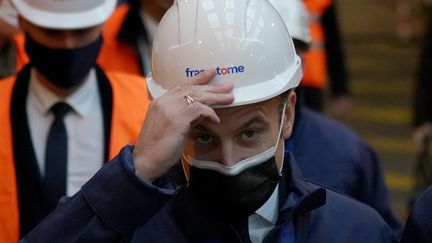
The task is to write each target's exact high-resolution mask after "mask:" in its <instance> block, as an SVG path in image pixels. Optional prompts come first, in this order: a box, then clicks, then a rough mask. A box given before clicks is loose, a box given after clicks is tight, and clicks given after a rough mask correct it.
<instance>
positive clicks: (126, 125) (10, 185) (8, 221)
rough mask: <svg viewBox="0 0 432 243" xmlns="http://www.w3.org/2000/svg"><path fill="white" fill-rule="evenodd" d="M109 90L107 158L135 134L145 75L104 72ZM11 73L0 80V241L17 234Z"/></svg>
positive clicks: (143, 108) (144, 101)
mask: <svg viewBox="0 0 432 243" xmlns="http://www.w3.org/2000/svg"><path fill="white" fill-rule="evenodd" d="M107 77H108V79H109V81H110V84H111V87H112V92H113V97H112V98H113V101H112V102H113V108H112V109H113V110H112V121H111V129H110V131H111V139H110V144H109V159H112V158H113V157H114V156H116V155H117V154H118V152H119V151H120V149H121V148H122V147H123V146H125V145H126V144H132V143H134V142H135V141H136V139H137V138H138V135H139V132H140V130H141V126H142V123H143V121H144V118H145V114H146V112H147V107H148V104H149V100H148V98H147V88H146V82H145V79H144V78H142V77H138V76H135V75H129V74H121V73H107ZM14 84H15V77H11V78H7V79H5V80H3V81H0V114H1V115H0V124H1V126H0V242H1V243H16V242H17V241H18V238H19V209H18V189H17V186H16V176H15V166H14V155H13V147H12V146H13V142H12V124H11V119H10V114H11V110H10V109H11V97H12V91H13V87H14Z"/></svg>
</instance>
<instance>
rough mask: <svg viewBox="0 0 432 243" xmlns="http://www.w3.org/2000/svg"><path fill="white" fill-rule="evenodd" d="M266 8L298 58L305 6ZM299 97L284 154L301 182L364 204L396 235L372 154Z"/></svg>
mask: <svg viewBox="0 0 432 243" xmlns="http://www.w3.org/2000/svg"><path fill="white" fill-rule="evenodd" d="M270 2H271V3H272V4H273V5H274V6H275V8H276V9H278V11H279V12H280V13H281V16H282V18H283V19H284V21H285V23H286V25H287V27H288V29H289V31H290V34H291V36H292V38H293V40H294V45H295V46H296V51H297V54H298V55H299V56H300V57H302V56H303V54H304V53H305V52H306V51H307V48H308V46H309V45H310V40H311V37H310V32H309V28H308V26H309V24H308V21H309V15H308V12H307V11H306V9H305V7H304V4H303V2H302V1H301V0H290V1H284V0H271V1H270ZM300 85H301V82H300ZM297 97H298V102H297V103H296V116H295V123H294V124H295V125H294V128H293V133H292V135H291V137H290V138H289V139H287V140H286V141H285V149H286V150H288V151H290V152H291V153H292V154H293V155H294V157H295V158H296V160H297V163H298V166H299V167H300V170H301V171H302V173H303V175H304V176H305V178H306V179H308V180H311V181H314V182H316V183H319V184H321V185H325V186H327V187H330V188H332V189H334V190H336V191H338V192H341V193H344V194H346V195H349V196H351V197H352V198H355V199H357V200H359V201H361V202H363V203H365V204H368V205H369V206H371V207H373V208H374V209H375V210H377V211H378V212H379V213H380V214H381V216H382V217H383V218H384V220H385V221H386V222H387V223H388V224H389V225H390V226H391V228H392V229H393V231H394V232H395V234H397V235H400V233H401V224H400V222H399V220H398V219H397V217H396V216H395V215H394V213H393V212H392V209H391V205H390V200H389V196H388V195H389V193H388V190H387V187H386V185H385V182H384V178H383V175H382V170H381V168H380V162H379V160H378V157H377V155H376V153H375V152H374V151H373V150H372V148H371V147H370V146H369V145H368V144H366V143H365V142H364V141H363V140H362V139H361V138H360V137H359V136H358V135H357V134H355V133H354V132H353V131H352V130H350V129H349V128H347V127H346V126H345V125H343V124H341V123H340V122H338V121H336V120H333V119H331V118H327V117H325V116H324V115H323V114H321V113H319V112H316V111H314V110H312V109H310V108H308V107H307V106H305V105H304V104H303V99H302V97H301V94H298V95H297ZM335 175H337V176H335Z"/></svg>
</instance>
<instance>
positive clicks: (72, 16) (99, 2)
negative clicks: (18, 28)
mask: <svg viewBox="0 0 432 243" xmlns="http://www.w3.org/2000/svg"><path fill="white" fill-rule="evenodd" d="M116 2H117V1H116V0H67V1H65V0H61V1H59V0H12V3H13V4H14V5H15V8H16V9H17V11H18V13H19V14H20V15H21V16H22V17H24V18H25V19H26V20H28V21H30V22H31V23H33V24H35V25H37V26H41V27H44V28H50V29H64V30H67V29H83V28H88V27H92V26H96V25H99V24H102V23H103V22H105V21H106V20H107V19H108V17H109V16H110V15H111V14H112V12H113V11H114V9H115V6H116Z"/></svg>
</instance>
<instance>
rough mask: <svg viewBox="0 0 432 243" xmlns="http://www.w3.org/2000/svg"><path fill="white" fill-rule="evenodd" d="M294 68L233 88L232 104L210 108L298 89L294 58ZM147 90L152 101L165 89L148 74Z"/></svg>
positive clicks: (300, 74)
mask: <svg viewBox="0 0 432 243" xmlns="http://www.w3.org/2000/svg"><path fill="white" fill-rule="evenodd" d="M296 59H297V61H296V66H295V67H292V68H289V69H287V71H286V72H284V73H282V74H279V75H278V76H276V77H274V78H273V79H272V80H267V81H265V82H262V83H257V84H253V85H250V86H244V87H237V88H236V87H235V88H234V90H233V95H234V102H233V103H231V104H229V105H223V106H217V105H216V106H211V107H212V108H226V107H235V106H241V105H248V104H254V103H259V102H261V101H265V100H269V99H271V98H273V97H276V96H278V95H280V94H282V93H284V92H286V91H288V90H290V89H293V88H296V87H298V85H299V84H300V81H301V79H302V77H303V69H302V67H301V60H300V58H299V57H296ZM147 89H148V92H149V94H150V97H152V99H154V98H157V97H159V96H162V95H163V94H165V93H166V92H168V90H167V89H165V88H163V87H162V86H160V85H159V84H158V83H157V82H156V81H155V80H154V79H153V77H152V74H151V73H150V74H149V75H148V77H147Z"/></svg>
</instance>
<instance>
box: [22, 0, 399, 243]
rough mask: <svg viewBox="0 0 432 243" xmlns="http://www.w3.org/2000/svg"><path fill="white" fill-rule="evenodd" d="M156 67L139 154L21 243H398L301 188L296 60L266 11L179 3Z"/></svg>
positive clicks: (255, 4) (272, 13) (359, 215)
mask: <svg viewBox="0 0 432 243" xmlns="http://www.w3.org/2000/svg"><path fill="white" fill-rule="evenodd" d="M152 61H153V66H152V74H151V75H150V76H149V77H148V80H147V84H148V89H149V93H150V95H151V96H152V97H153V101H152V103H151V104H150V106H149V110H148V113H147V115H146V119H145V122H144V125H143V129H142V130H141V134H140V138H139V140H138V142H137V143H136V145H135V146H126V147H125V148H124V149H123V150H122V151H121V152H120V154H119V156H118V157H117V158H115V159H114V160H112V161H111V162H110V163H108V164H107V165H106V166H105V167H104V168H103V169H101V170H100V171H99V173H98V174H96V176H95V177H93V178H92V179H91V180H90V181H89V182H88V183H86V185H84V186H83V188H82V190H81V191H80V192H79V193H78V194H76V195H75V196H74V197H73V198H71V199H69V200H68V201H66V202H65V203H64V204H63V205H60V206H59V208H58V209H57V210H56V211H55V212H54V213H52V214H51V215H50V216H48V217H47V218H46V219H45V220H44V221H43V222H42V223H41V224H39V226H38V227H36V228H35V229H34V230H33V231H32V232H31V233H30V234H29V235H28V236H26V237H25V238H24V239H23V240H22V242H23V243H24V242H35V241H38V240H39V241H40V240H42V241H44V240H50V241H59V242H76V241H81V240H82V241H87V242H94V241H102V242H121V241H126V242H180V243H182V242H301V243H304V242H310V243H312V242H328V243H330V242H331V243H339V242H350V243H352V242H354V243H355V242H369V243H375V242H376V243H378V242H395V240H394V237H393V236H392V233H391V230H390V228H389V227H388V226H387V225H386V224H385V223H384V221H383V220H382V219H381V218H380V216H379V215H378V214H377V213H376V212H375V211H373V210H372V209H370V208H369V207H367V206H366V205H363V204H361V203H358V202H356V201H354V200H351V199H348V198H345V197H344V196H342V195H339V194H337V193H335V192H333V191H331V190H327V189H325V188H322V187H320V186H318V185H316V184H313V183H309V182H306V181H305V180H304V178H303V177H302V175H301V173H300V172H299V169H298V168H297V166H296V164H295V160H294V158H293V157H292V155H291V154H290V153H289V152H285V151H284V139H286V138H288V137H289V136H290V134H291V132H292V127H293V122H294V116H295V114H294V113H295V112H294V106H295V103H296V94H295V92H294V91H293V89H294V88H295V87H297V86H298V84H299V81H300V79H301V76H302V71H301V61H300V58H299V57H298V56H297V55H296V53H295V50H294V45H293V42H292V40H291V37H290V36H289V33H288V31H287V29H286V26H285V24H284V22H283V20H282V19H281V17H280V15H279V14H278V13H277V11H276V10H275V9H274V8H273V7H272V6H271V5H270V3H269V2H268V1H266V0H224V1H221V0H206V1H204V0H201V1H198V0H192V1H191V0H178V1H176V2H175V4H174V5H173V6H172V7H171V8H170V9H169V10H168V12H167V14H166V15H165V16H164V18H163V19H162V21H161V23H160V25H159V27H158V31H157V33H156V37H155V42H154V48H153V59H152ZM182 179H183V180H182ZM52 225H56V228H55V229H53V228H52V227H51V226H52ZM59 232H61V233H59Z"/></svg>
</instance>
